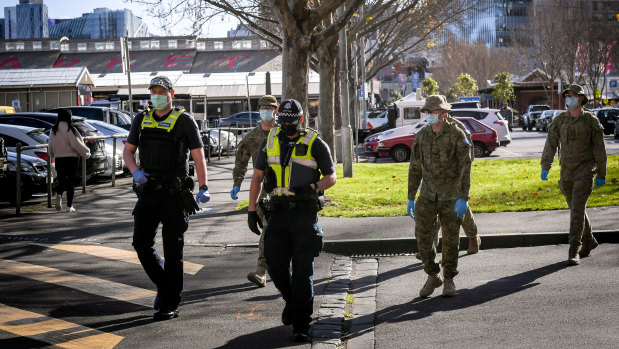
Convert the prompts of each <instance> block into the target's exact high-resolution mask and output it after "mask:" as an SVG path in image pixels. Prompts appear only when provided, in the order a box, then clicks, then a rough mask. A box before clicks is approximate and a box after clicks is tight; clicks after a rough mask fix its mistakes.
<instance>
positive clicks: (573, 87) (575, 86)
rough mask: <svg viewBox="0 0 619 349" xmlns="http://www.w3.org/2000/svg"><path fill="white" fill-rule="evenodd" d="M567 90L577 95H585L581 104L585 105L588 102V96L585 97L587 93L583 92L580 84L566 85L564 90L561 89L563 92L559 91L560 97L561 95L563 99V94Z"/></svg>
mask: <svg viewBox="0 0 619 349" xmlns="http://www.w3.org/2000/svg"><path fill="white" fill-rule="evenodd" d="M568 91H572V92H574V93H575V94H577V95H579V96H583V97H585V99H583V100H582V103H581V104H582V105H585V104H587V103H588V102H589V98H587V94H586V93H585V89H584V88H582V86H580V85H578V84H571V85H568V86H567V87H566V88H565V90H563V92H561V97H563V99H565V94H566V93H567V92H568Z"/></svg>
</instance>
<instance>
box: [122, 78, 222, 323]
mask: <svg viewBox="0 0 619 349" xmlns="http://www.w3.org/2000/svg"><path fill="white" fill-rule="evenodd" d="M172 87H173V86H172V82H171V81H170V79H168V78H167V77H165V76H158V77H155V78H154V79H152V80H151V82H150V87H149V90H150V93H151V104H152V106H153V109H147V110H145V111H144V112H142V113H140V114H138V115H137V116H136V117H135V118H134V120H133V122H132V123H131V130H130V132H129V136H128V137H127V144H126V145H125V149H124V153H123V157H124V159H125V162H126V163H127V166H128V167H129V170H130V171H131V174H132V175H133V179H134V180H135V182H136V183H135V187H134V188H135V191H136V193H137V195H138V201H137V203H136V205H135V209H134V210H133V216H134V221H135V227H134V231H133V247H134V248H135V251H136V252H137V254H138V258H139V259H140V262H141V263H142V266H143V267H144V270H145V271H146V274H147V275H148V277H149V278H150V279H151V280H152V281H153V283H154V284H155V285H156V286H157V296H156V297H155V301H154V308H155V314H154V316H153V317H154V319H155V320H168V319H172V318H175V317H177V316H178V305H179V304H180V301H181V291H182V290H183V245H184V234H185V231H187V227H188V224H189V218H188V216H189V215H190V214H193V213H195V211H196V209H198V205H197V202H202V203H204V202H207V201H208V200H209V199H210V194H209V192H208V186H207V184H206V180H207V177H206V165H205V161H204V150H203V144H202V139H201V137H200V134H199V131H198V126H197V124H196V122H195V120H194V119H193V117H192V116H191V115H189V114H188V113H186V112H185V109H183V108H179V107H174V108H173V107H172V98H173V97H174V90H173V89H172ZM137 149H139V157H140V167H139V168H138V166H137V164H136V161H135V152H136V150H137ZM189 151H191V157H192V158H193V160H194V162H195V169H196V172H197V174H198V183H199V187H200V190H199V192H198V194H197V196H196V198H195V201H194V199H193V195H192V194H191V190H193V187H194V183H193V180H192V179H191V177H189V165H188V154H189ZM159 223H161V224H162V229H161V235H162V238H163V252H164V256H165V263H164V261H163V259H162V258H161V257H160V255H159V253H157V250H155V248H154V245H155V235H156V233H157V227H158V226H159Z"/></svg>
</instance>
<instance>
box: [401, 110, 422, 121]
mask: <svg viewBox="0 0 619 349" xmlns="http://www.w3.org/2000/svg"><path fill="white" fill-rule="evenodd" d="M414 119H421V114H420V112H419V108H404V120H414Z"/></svg>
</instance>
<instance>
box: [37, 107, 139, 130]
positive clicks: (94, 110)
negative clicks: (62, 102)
mask: <svg viewBox="0 0 619 349" xmlns="http://www.w3.org/2000/svg"><path fill="white" fill-rule="evenodd" d="M59 109H69V110H71V112H72V113H73V115H76V116H81V117H84V118H86V119H91V120H100V121H105V122H107V123H108V124H112V125H116V126H118V127H122V128H124V129H125V130H127V131H129V130H130V129H131V117H130V116H129V115H127V114H125V113H123V112H121V111H120V110H117V109H113V108H108V107H98V106H96V107H91V106H83V107H78V106H69V107H61V108H54V109H50V110H47V112H48V113H58V110H59Z"/></svg>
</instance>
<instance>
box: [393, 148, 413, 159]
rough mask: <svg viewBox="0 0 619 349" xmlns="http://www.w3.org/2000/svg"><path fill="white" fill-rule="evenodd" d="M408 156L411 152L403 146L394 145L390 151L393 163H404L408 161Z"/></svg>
mask: <svg viewBox="0 0 619 349" xmlns="http://www.w3.org/2000/svg"><path fill="white" fill-rule="evenodd" d="M410 155H411V151H410V149H408V147H407V146H405V145H396V146H395V147H393V149H392V150H391V158H392V159H393V161H395V162H404V161H406V160H408V159H409V157H410Z"/></svg>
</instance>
